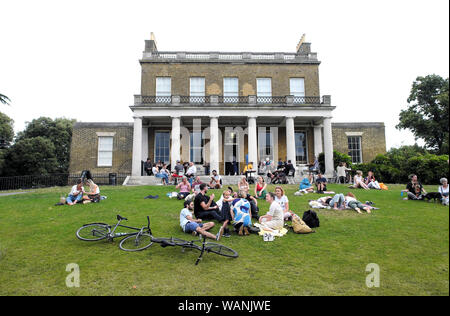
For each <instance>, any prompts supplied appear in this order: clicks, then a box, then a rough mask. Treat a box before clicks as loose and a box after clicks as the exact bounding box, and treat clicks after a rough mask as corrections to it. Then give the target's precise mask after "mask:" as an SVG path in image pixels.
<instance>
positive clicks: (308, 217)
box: [303, 210, 320, 228]
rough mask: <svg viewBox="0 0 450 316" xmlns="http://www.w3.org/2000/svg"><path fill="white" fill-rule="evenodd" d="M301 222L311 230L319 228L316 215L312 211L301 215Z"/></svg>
mask: <svg viewBox="0 0 450 316" xmlns="http://www.w3.org/2000/svg"><path fill="white" fill-rule="evenodd" d="M303 221H304V222H305V223H306V225H308V226H309V227H311V228H315V227H320V220H319V217H318V216H317V213H316V212H314V211H312V210H308V211H306V212H305V213H303Z"/></svg>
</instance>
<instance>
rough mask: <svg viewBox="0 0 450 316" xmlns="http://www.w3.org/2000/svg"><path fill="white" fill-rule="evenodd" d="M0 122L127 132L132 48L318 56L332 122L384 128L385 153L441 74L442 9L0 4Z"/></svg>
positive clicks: (403, 139)
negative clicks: (79, 124) (416, 88)
mask: <svg viewBox="0 0 450 316" xmlns="http://www.w3.org/2000/svg"><path fill="white" fill-rule="evenodd" d="M0 12H1V18H0V93H1V94H4V95H7V96H8V97H9V98H10V99H11V100H12V102H11V106H3V105H0V111H2V112H4V113H6V114H7V115H9V116H10V117H11V118H13V119H14V121H15V130H16V132H17V131H20V130H23V129H24V127H25V124H26V122H27V121H31V120H32V119H34V118H38V117H40V116H49V117H51V118H56V117H66V118H75V119H77V120H78V121H84V122H92V121H96V122H127V121H129V122H131V121H132V115H131V110H130V109H129V106H130V105H132V103H133V102H134V101H133V95H134V94H140V65H139V62H138V60H139V59H140V58H141V57H142V51H143V50H144V40H146V39H150V32H154V34H155V36H156V41H157V44H158V49H159V50H161V51H236V52H239V51H255V52H295V47H296V45H297V43H298V41H299V39H300V37H301V35H302V34H303V33H305V34H306V41H307V42H310V43H311V46H312V51H313V52H317V53H318V58H319V60H320V61H321V62H322V64H321V65H320V68H319V71H320V90H321V94H322V95H324V94H327V95H331V98H332V105H335V106H336V107H337V108H336V110H335V111H334V112H333V115H334V118H333V122H384V123H385V124H386V140H387V147H388V149H389V148H390V147H398V146H400V145H402V144H413V143H414V138H413V137H412V135H411V134H410V133H409V132H405V131H402V132H400V131H397V130H396V129H395V125H396V124H397V123H398V114H399V112H400V110H401V109H404V108H406V106H407V101H406V100H407V98H408V96H409V92H410V89H411V85H412V83H413V81H414V80H415V78H416V77H417V76H426V75H428V74H433V73H434V74H438V75H440V76H442V77H448V72H449V61H448V60H449V1H448V0H428V1H424V0H419V1H417V0H390V1H385V0H378V1H361V0H359V1H353V0H352V1H350V0H340V1H335V0H334V1H333V0H331V1H328V0H315V1H310V0H309V1H303V0H296V1H287V0H286V1H283V0H277V1H266V0H257V1H249V0H238V1H236V0H227V1H213V0H209V1H205V0H202V1H195V0H191V1H186V0H184V1H178V0H171V1H161V0H159V1H137V0H128V1H115V0H109V1H100V0H90V1H84V0H77V1H64V0H59V1H46V0H40V1H20V0H2V1H1V3H0Z"/></svg>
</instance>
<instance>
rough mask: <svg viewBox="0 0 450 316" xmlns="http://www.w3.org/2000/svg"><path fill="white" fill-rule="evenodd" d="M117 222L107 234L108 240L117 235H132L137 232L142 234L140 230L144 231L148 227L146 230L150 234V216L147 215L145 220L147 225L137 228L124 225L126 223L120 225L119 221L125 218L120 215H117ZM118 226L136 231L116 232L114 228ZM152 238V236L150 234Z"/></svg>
mask: <svg viewBox="0 0 450 316" xmlns="http://www.w3.org/2000/svg"><path fill="white" fill-rule="evenodd" d="M117 220H118V222H117V224H116V225H115V226H114V228H113V229H112V231H111V232H110V233H109V234H108V237H107V238H108V240H109V241H113V239H114V238H118V237H125V236H132V235H137V234H142V232H143V231H144V229H146V228H147V229H148V232H149V233H150V235H151V229H150V218H149V217H148V216H147V221H148V225H147V227H145V226H144V227H142V228H137V227H131V226H126V225H121V224H120V223H121V222H122V220H127V219H126V218H124V217H121V216H120V215H117ZM118 227H124V228H128V229H133V230H136V231H137V232H133V233H116V229H117V228H118ZM152 238H153V236H152Z"/></svg>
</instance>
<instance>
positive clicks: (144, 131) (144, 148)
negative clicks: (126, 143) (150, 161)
mask: <svg viewBox="0 0 450 316" xmlns="http://www.w3.org/2000/svg"><path fill="white" fill-rule="evenodd" d="M147 158H149V156H148V127H147V126H145V127H142V160H143V161H146V160H147Z"/></svg>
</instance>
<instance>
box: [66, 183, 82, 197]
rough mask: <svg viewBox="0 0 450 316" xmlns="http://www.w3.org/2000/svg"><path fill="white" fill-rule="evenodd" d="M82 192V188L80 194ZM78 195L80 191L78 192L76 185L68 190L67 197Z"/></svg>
mask: <svg viewBox="0 0 450 316" xmlns="http://www.w3.org/2000/svg"><path fill="white" fill-rule="evenodd" d="M83 191H84V188H83V187H81V192H83ZM78 193H80V191H78V189H77V185H76V184H75V185H74V186H73V187H72V189H71V190H70V193H69V195H75V194H78Z"/></svg>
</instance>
